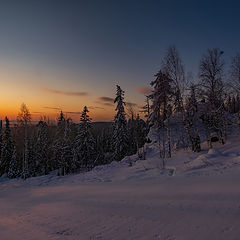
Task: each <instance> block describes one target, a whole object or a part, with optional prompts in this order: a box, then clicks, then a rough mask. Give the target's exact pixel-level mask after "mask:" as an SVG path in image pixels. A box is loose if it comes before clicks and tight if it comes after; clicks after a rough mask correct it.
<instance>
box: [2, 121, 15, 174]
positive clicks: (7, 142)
mask: <svg viewBox="0 0 240 240" xmlns="http://www.w3.org/2000/svg"><path fill="white" fill-rule="evenodd" d="M13 150H14V145H13V141H12V136H11V129H10V123H9V120H8V118H7V117H6V118H5V130H4V134H3V145H2V153H1V162H0V176H1V175H2V174H4V173H8V171H9V165H10V161H11V159H12V155H13Z"/></svg>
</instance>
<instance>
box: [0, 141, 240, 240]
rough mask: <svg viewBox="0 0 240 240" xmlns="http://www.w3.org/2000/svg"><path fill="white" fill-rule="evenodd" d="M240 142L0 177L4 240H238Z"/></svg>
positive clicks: (151, 151) (151, 146) (0, 225)
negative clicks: (78, 169)
mask: <svg viewBox="0 0 240 240" xmlns="http://www.w3.org/2000/svg"><path fill="white" fill-rule="evenodd" d="M239 144H240V141H239V137H233V138H231V139H230V140H228V143H227V144H226V145H224V146H222V145H218V144H215V145H214V149H211V150H208V149H207V147H206V146H205V145H203V151H202V152H200V153H192V152H188V151H179V152H177V153H175V154H174V156H173V158H172V159H167V170H165V171H163V170H161V160H159V158H158V155H159V154H158V152H157V145H156V144H155V143H154V141H153V143H151V144H149V145H147V147H146V148H147V156H146V160H137V156H131V157H126V158H125V159H123V160H122V161H121V162H119V163H117V162H113V163H111V164H109V165H105V166H98V167H96V168H94V169H93V170H92V171H90V172H87V173H80V174H75V175H68V176H65V177H57V176H56V174H55V173H52V174H50V175H48V176H42V177H36V178H30V179H27V180H26V181H23V180H21V179H14V180H9V179H7V178H1V180H0V239H1V240H18V239H19V240H22V239H24V240H30V239H31V240H33V239H34V240H40V239H41V240H42V239H44V240H46V239H54V240H55V239H59V240H60V239H61V240H62V239H63V240H64V239H69V240H78V239H79V240H85V239H109V240H110V239H146V240H148V239H150V240H151V239H165V240H188V239H189V240H190V239H191V240H192V239H196V240H197V239H211V240H212V239H217V240H221V239H223V240H226V239H228V240H231V239H239V236H240V228H239V222H240V147H239Z"/></svg>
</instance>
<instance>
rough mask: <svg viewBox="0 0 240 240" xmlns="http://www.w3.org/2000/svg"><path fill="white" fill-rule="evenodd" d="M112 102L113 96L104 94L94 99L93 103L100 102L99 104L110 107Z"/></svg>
mask: <svg viewBox="0 0 240 240" xmlns="http://www.w3.org/2000/svg"><path fill="white" fill-rule="evenodd" d="M113 102H114V99H113V98H111V97H105V96H102V97H98V98H97V101H95V103H97V104H101V105H104V106H108V107H112V106H113V105H114V104H113Z"/></svg>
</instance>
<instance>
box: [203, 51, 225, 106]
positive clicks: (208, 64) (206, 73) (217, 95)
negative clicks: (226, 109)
mask: <svg viewBox="0 0 240 240" xmlns="http://www.w3.org/2000/svg"><path fill="white" fill-rule="evenodd" d="M222 55H223V51H221V50H220V49H218V48H213V49H208V50H207V53H206V54H205V55H203V57H202V59H201V61H200V67H199V77H200V80H201V86H202V87H203V93H204V95H205V97H206V100H207V101H208V103H209V104H210V106H211V108H212V109H214V110H216V109H217V108H219V106H220V105H221V104H222V103H223V101H222V100H223V99H222V98H223V90H224V84H223V67H224V61H223V60H222Z"/></svg>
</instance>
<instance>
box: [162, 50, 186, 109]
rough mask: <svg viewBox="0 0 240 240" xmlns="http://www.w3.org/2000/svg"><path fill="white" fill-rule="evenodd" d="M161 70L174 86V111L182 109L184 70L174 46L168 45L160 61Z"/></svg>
mask: <svg viewBox="0 0 240 240" xmlns="http://www.w3.org/2000/svg"><path fill="white" fill-rule="evenodd" d="M162 69H163V72H164V73H165V74H166V75H167V76H168V77H169V78H170V79H171V80H172V83H173V87H174V98H175V103H174V105H175V109H174V110H175V111H176V112H181V111H182V110H183V94H184V88H185V72H184V67H183V63H182V60H181V58H180V56H179V53H178V51H177V49H176V47H175V46H170V47H169V48H168V49H167V51H166V54H165V57H164V59H163V61H162Z"/></svg>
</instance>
